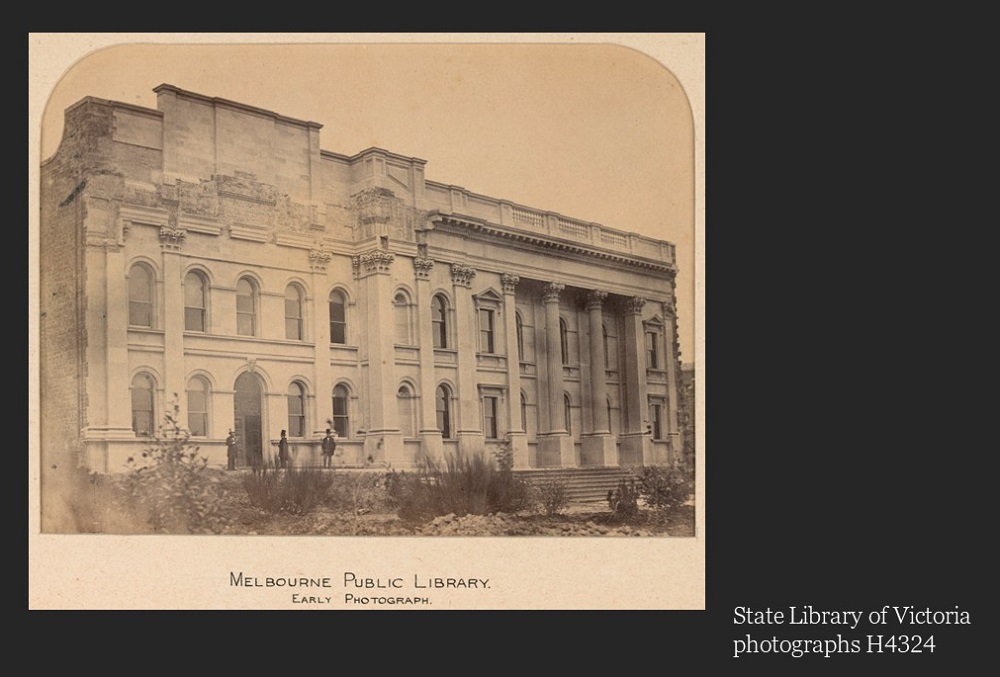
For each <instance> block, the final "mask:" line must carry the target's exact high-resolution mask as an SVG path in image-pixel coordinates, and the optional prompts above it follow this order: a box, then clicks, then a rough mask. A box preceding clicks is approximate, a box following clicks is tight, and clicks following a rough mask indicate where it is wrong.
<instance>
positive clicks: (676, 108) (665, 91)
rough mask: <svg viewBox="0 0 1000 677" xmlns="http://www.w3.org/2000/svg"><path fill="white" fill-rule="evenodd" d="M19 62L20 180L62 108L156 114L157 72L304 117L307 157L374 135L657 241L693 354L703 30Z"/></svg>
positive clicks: (145, 39) (256, 46)
mask: <svg viewBox="0 0 1000 677" xmlns="http://www.w3.org/2000/svg"><path fill="white" fill-rule="evenodd" d="M414 41H417V42H414ZM179 42H182V43H185V44H177V43H179ZM138 43H144V44H138ZM199 43H200V44H199ZM206 43H213V44H206ZM226 43H231V44H226ZM305 43H308V44H305ZM102 47H103V49H101V48H102ZM94 50H96V51H94ZM668 68H669V70H668ZM29 70H30V76H31V79H30V90H31V95H32V96H31V101H30V104H29V152H30V153H31V154H32V155H31V157H32V158H33V159H36V160H35V161H34V162H33V166H29V171H33V172H34V175H35V176H37V159H41V158H47V157H49V156H51V155H52V154H53V153H54V152H55V150H56V148H57V146H58V142H59V137H60V136H61V133H62V117H63V111H64V109H65V108H66V107H68V106H70V105H72V104H73V103H75V102H77V101H79V100H80V99H81V98H83V97H84V96H96V97H99V98H104V99H113V100H117V101H124V102H127V103H132V104H136V105H139V106H145V107H148V108H156V95H155V94H154V93H153V91H152V90H153V88H154V87H156V86H157V85H159V84H162V83H168V84H172V85H175V86H177V87H180V88H182V89H187V90H190V91H194V92H198V93H200V94H204V95H206V96H217V97H221V98H224V99H230V100H233V101H238V102H241V103H245V104H248V105H251V106H256V107H259V108H265V109H268V110H271V111H274V112H276V113H279V114H281V115H286V116H289V117H294V118H299V119H303V120H311V121H314V122H318V123H320V124H322V125H323V128H322V130H320V145H321V148H322V149H323V150H328V151H333V152H336V153H341V154H345V155H353V154H355V153H357V152H359V151H361V150H363V149H365V148H368V147H371V146H378V147H380V148H384V149H386V150H389V151H392V152H395V153H399V154H401V155H406V156H414V157H419V158H421V159H423V160H426V161H427V166H426V168H425V175H426V177H427V179H428V180H430V181H436V182H440V183H445V184H453V185H458V186H462V187H464V188H466V189H468V190H470V191H472V192H474V193H479V194H482V195H488V196H490V197H494V198H502V199H506V200H510V201H512V202H515V203H519V204H523V205H526V206H529V207H533V208H536V209H542V210H548V211H554V212H558V213H560V214H563V215H565V216H568V217H572V218H577V219H580V220H584V221H595V222H597V223H600V224H603V225H605V226H609V227H612V228H618V229H621V230H627V231H632V232H636V233H640V234H642V235H646V236H649V237H654V238H657V239H662V240H668V241H670V242H673V243H674V244H676V245H677V264H678V267H679V273H678V277H677V281H678V285H677V303H678V314H679V333H680V342H681V352H682V356H681V359H682V361H683V362H693V361H694V360H695V351H694V337H695V332H694V321H695V307H694V304H695V279H696V278H695V270H694V264H695V260H696V257H695V228H696V225H700V224H702V223H703V211H701V210H696V204H695V199H694V196H695V191H696V188H697V189H698V190H703V188H702V186H703V179H702V178H701V177H702V176H703V174H701V173H696V171H695V157H696V153H697V155H698V157H703V153H704V142H703V137H702V136H701V134H703V129H704V124H703V120H704V85H703V78H704V36H703V35H700V34H626V35H618V34H610V35H609V34H554V35H545V34H525V35H507V34H480V35H467V34H463V35H439V34H417V35H385V34H353V35H339V34H338V35H331V34H321V35H309V34H291V35H279V34H264V35H260V34H236V35H224V34H182V35H169V34H137V35H134V36H129V35H127V34H110V33H109V34H70V35H62V34H31V35H30V36H29ZM43 107H45V108H44V117H43V113H42V110H43ZM39 122H41V124H42V129H43V132H42V138H41V145H40V148H39V146H38V145H37V130H38V125H39ZM695 125H697V127H695ZM696 129H697V131H698V134H699V136H698V137H697V139H696V134H695V130H696ZM701 171H702V172H703V169H702V170H701ZM699 277H700V276H699Z"/></svg>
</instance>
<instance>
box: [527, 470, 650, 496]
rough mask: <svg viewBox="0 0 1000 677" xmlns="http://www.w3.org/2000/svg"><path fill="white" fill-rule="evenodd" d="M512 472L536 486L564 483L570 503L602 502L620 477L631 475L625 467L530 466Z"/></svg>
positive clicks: (625, 477)
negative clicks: (557, 481)
mask: <svg viewBox="0 0 1000 677" xmlns="http://www.w3.org/2000/svg"><path fill="white" fill-rule="evenodd" d="M514 473H515V474H516V475H517V476H518V477H521V478H524V479H526V480H528V481H529V482H531V483H532V484H534V485H535V486H538V485H540V484H543V483H544V482H547V481H549V480H559V481H562V482H564V483H565V484H566V494H567V496H568V497H569V500H570V502H571V503H598V502H601V503H603V502H604V501H605V499H606V498H607V495H608V491H609V490H610V491H614V490H615V488H616V487H617V486H618V481H619V480H620V479H623V478H624V479H625V480H626V481H627V480H628V479H629V478H630V477H632V473H631V472H630V471H629V470H628V469H627V468H617V467H612V468H608V467H594V468H586V467H585V468H532V469H527V470H515V471H514Z"/></svg>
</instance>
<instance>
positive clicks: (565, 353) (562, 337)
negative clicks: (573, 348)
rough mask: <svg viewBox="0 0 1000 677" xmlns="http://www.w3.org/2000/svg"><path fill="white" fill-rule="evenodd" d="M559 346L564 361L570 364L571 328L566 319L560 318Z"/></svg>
mask: <svg viewBox="0 0 1000 677" xmlns="http://www.w3.org/2000/svg"><path fill="white" fill-rule="evenodd" d="M559 348H560V350H561V351H562V363H563V364H569V329H568V328H567V327H566V320H564V319H562V318H561V317H560V318H559Z"/></svg>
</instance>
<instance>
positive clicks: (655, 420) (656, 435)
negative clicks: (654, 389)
mask: <svg viewBox="0 0 1000 677" xmlns="http://www.w3.org/2000/svg"><path fill="white" fill-rule="evenodd" d="M662 413H663V406H662V405H660V404H656V403H653V404H650V405H649V424H650V427H651V428H652V431H653V439H654V440H662V439H663V418H662Z"/></svg>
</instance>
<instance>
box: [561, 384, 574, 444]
mask: <svg viewBox="0 0 1000 677" xmlns="http://www.w3.org/2000/svg"><path fill="white" fill-rule="evenodd" d="M572 413H573V408H572V407H571V406H570V401H569V393H563V416H565V417H566V432H568V433H569V434H570V435H572V434H573V418H572Z"/></svg>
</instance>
